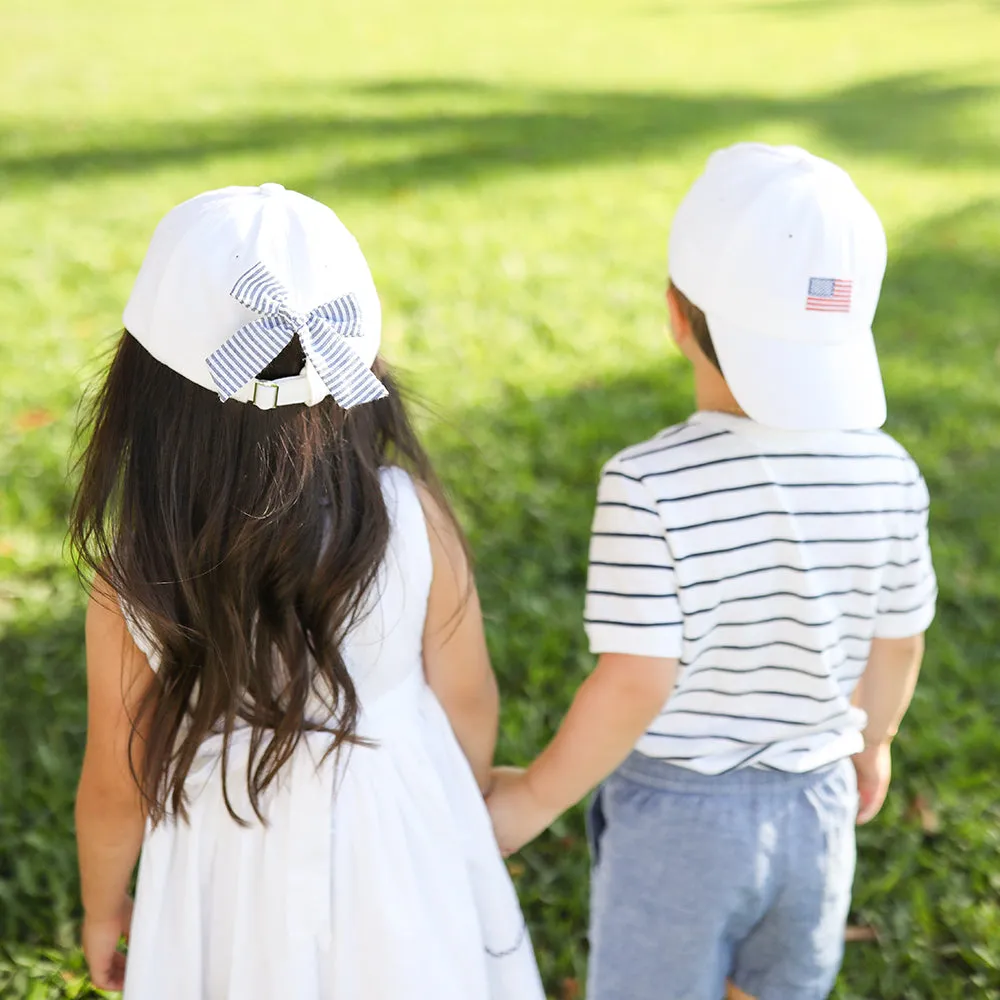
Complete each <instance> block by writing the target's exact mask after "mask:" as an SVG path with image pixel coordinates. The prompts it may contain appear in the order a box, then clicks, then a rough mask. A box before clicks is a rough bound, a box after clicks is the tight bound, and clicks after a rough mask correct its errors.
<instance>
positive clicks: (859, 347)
mask: <svg viewBox="0 0 1000 1000" xmlns="http://www.w3.org/2000/svg"><path fill="white" fill-rule="evenodd" d="M706 319H707V321H708V327H709V330H710V331H711V335H712V343H713V345H714V347H715V350H716V354H717V355H718V357H719V364H720V365H721V367H722V372H723V374H724V375H725V377H726V381H727V382H728V383H729V388H730V389H731V390H732V393H733V395H734V396H735V397H736V401H737V402H738V403H739V404H740V406H741V407H742V408H743V410H744V411H745V412H746V413H747V415H748V416H750V417H751V418H752V419H754V420H756V421H757V422H758V423H760V424H764V425H765V426H766V427H777V428H780V429H782V430H797V431H811V430H844V431H847V430H874V429H876V428H878V427H881V426H882V425H883V424H884V423H885V417H886V407H885V390H884V388H883V386H882V374H881V372H880V370H879V364H878V355H877V354H876V352H875V339H874V337H873V336H872V332H871V330H870V329H866V330H862V331H857V332H854V333H853V334H852V335H851V339H850V340H849V341H840V342H833V343H821V342H812V343H801V342H796V341H790V340H779V339H777V338H774V337H766V336H761V334H759V333H754V332H751V331H749V330H745V329H743V330H741V329H739V327H738V326H737V325H735V324H732V323H727V322H726V321H725V320H722V319H719V318H717V317H713V316H711V315H708V316H706Z"/></svg>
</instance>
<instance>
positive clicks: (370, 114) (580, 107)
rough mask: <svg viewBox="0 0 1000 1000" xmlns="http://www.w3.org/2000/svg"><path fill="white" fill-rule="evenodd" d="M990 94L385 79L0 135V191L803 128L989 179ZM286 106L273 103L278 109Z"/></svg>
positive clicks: (466, 160)
mask: <svg viewBox="0 0 1000 1000" xmlns="http://www.w3.org/2000/svg"><path fill="white" fill-rule="evenodd" d="M998 89H1000V88H997V87H994V86H987V85H983V84H979V85H973V84H966V83H960V82H954V81H950V80H948V79H947V78H944V77H940V76H935V75H932V74H911V75H903V76H892V77H886V78H883V79H877V80H871V81H867V82H865V83H861V84H856V85H854V86H850V87H845V88H842V89H839V90H833V91H830V92H828V93H822V94H816V95H812V96H808V97H798V98H784V97H770V96H761V95H753V94H751V95H747V94H746V93H736V92H717V93H691V92H682V91H673V92H672V91H653V92H606V91H596V92H590V93H586V92H584V93H580V92H573V91H559V90H533V89H525V88H516V87H505V86H497V85H490V84H484V83H481V82H476V81H471V80H442V81H438V80H397V81H391V82H388V83H384V84H378V85H374V86H358V87H355V88H352V89H347V90H340V91H334V92H332V93H331V95H330V97H331V100H332V102H333V108H332V109H331V110H330V111H329V112H319V111H317V112H316V113H314V114H288V115H282V114H276V113H275V114H271V115H267V116H255V117H245V118H205V119H192V120H187V121H183V120H182V121H165V122H152V123H151V122H123V123H119V124H117V125H115V126H114V127H105V126H96V127H93V128H91V129H89V130H88V129H86V128H83V129H74V130H72V131H68V132H66V133H65V134H67V135H70V136H73V135H77V136H79V137H80V138H78V139H72V138H71V139H69V140H68V145H65V146H60V145H58V143H60V142H61V141H62V140H60V139H56V140H55V148H53V139H52V136H53V135H56V136H59V135H60V134H61V133H60V130H59V129H58V128H57V127H54V124H56V123H53V122H50V121H45V122H39V123H37V124H31V123H28V124H21V125H18V126H17V127H16V128H8V129H7V131H6V133H5V132H4V131H3V130H2V129H0V148H2V147H3V146H5V145H6V146H8V148H18V147H20V148H25V147H28V148H32V147H35V148H40V149H42V150H44V151H41V152H29V153H23V154H22V153H15V154H13V155H7V156H5V157H2V158H0V177H5V178H6V179H7V180H8V181H10V182H17V181H20V182H24V183H29V184H30V183H41V184H45V183H52V182H55V181H68V180H73V179H74V178H77V177H81V176H94V175H106V174H114V173H131V172H138V171H142V170H148V169H155V168H157V167H161V166H170V165H176V164H183V163H199V162H204V161H208V160H211V159H215V158H218V157H224V156H234V155H238V154H242V153H246V152H254V153H260V152H265V151H268V150H274V151H287V152H289V153H290V154H293V153H295V152H297V151H303V150H310V149H313V150H317V151H320V152H322V153H323V154H325V156H326V158H327V159H328V160H329V161H331V162H332V164H333V165H332V166H331V167H330V168H329V169H328V170H327V171H326V172H324V173H321V174H319V175H316V176H313V177H308V178H289V181H294V182H296V184H297V185H298V186H301V187H304V188H307V189H308V188H309V187H310V186H312V185H313V184H315V183H317V182H321V183H324V184H330V185H336V187H338V188H339V189H340V190H345V191H351V190H354V191H359V192H371V193H381V192H386V191H395V190H399V189H405V188H407V187H415V186H418V185H426V184H434V183H441V184H443V183H455V182H469V181H473V180H476V179H479V178H482V177H487V176H492V175H496V174H507V173H512V172H520V171H525V170H532V169H540V168H558V167H564V166H572V165H578V164H593V163H614V162H619V161H622V162H628V161H630V160H634V159H637V158H642V157H647V156H663V155H666V154H669V153H671V152H672V151H676V150H677V149H678V147H679V145H683V144H684V143H687V142H689V141H692V140H695V139H697V138H699V137H701V136H705V135H709V134H715V135H719V136H724V137H726V138H727V139H729V140H732V139H734V138H738V137H752V134H753V130H754V129H755V128H759V127H765V126H770V125H774V124H781V123H787V124H789V125H795V126H806V127H809V128H812V129H815V130H816V131H817V132H818V133H819V134H820V136H821V139H820V142H821V143H825V144H830V145H833V146H835V147H836V148H838V149H840V150H848V151H851V152H855V153H870V154H878V155H884V156H892V157H897V158H900V159H903V160H905V161H907V162H908V163H914V164H927V165H947V166H949V167H951V168H953V169H963V168H967V167H978V166H992V165H993V164H994V163H995V162H996V158H997V156H998V154H1000V148H998V143H997V142H996V140H995V139H994V138H992V137H990V136H989V135H988V134H987V133H986V132H985V130H982V129H979V130H977V129H975V128H971V127H970V126H969V120H968V119H969V114H970V113H972V112H974V110H975V108H976V107H977V105H979V104H980V103H982V102H985V101H987V100H989V99H990V98H995V96H996V94H997V92H998ZM294 93H295V92H294V90H292V91H290V92H289V104H290V105H292V106H294V104H295V101H294ZM310 96H311V97H312V98H314V97H315V93H314V92H313V93H311V95H310ZM386 98H391V99H392V101H391V105H389V106H387V105H386ZM338 104H339V105H343V107H338ZM380 147H381V148H380ZM401 150H402V151H401ZM372 151H374V153H375V156H374V157H373V156H372V155H371V154H372Z"/></svg>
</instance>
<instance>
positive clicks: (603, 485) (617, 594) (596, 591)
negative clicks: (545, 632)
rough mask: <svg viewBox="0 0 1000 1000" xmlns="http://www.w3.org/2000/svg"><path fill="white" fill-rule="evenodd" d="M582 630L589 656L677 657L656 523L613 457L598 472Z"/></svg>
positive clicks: (675, 624)
mask: <svg viewBox="0 0 1000 1000" xmlns="http://www.w3.org/2000/svg"><path fill="white" fill-rule="evenodd" d="M584 627H585V629H586V632H587V638H588V639H589V641H590V649H591V652H593V653H630V654H632V655H634V656H658V657H679V656H680V654H681V642H682V633H683V626H682V622H681V613H680V605H679V603H678V600H677V583H676V577H675V570H674V562H673V559H672V558H671V555H670V547H669V545H668V543H667V537H666V532H665V529H664V526H663V522H662V521H661V519H660V516H659V514H658V513H657V511H656V507H655V503H654V502H653V500H652V499H651V498H650V497H649V495H648V493H647V492H646V489H645V487H644V486H643V484H642V481H641V480H640V479H638V478H637V477H635V476H633V475H631V474H630V473H629V472H628V471H627V470H626V469H625V468H623V466H622V463H621V461H620V460H619V459H613V460H612V461H611V462H609V463H608V464H607V465H606V466H605V468H604V471H603V473H602V475H601V482H600V486H599V487H598V491H597V509H596V510H595V512H594V523H593V528H592V530H591V536H590V568H589V571H588V575H587V601H586V607H585V611H584Z"/></svg>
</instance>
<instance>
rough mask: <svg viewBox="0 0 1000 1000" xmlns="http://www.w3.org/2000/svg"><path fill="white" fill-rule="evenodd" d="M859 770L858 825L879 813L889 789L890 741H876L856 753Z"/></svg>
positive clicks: (855, 760)
mask: <svg viewBox="0 0 1000 1000" xmlns="http://www.w3.org/2000/svg"><path fill="white" fill-rule="evenodd" d="M854 769H855V770H856V771H857V772H858V826H861V825H862V824H864V823H867V822H868V821H869V820H872V819H874V818H875V817H876V816H877V815H878V811H879V810H880V809H881V808H882V803H883V802H885V797H886V794H887V793H888V791H889V780H890V778H891V777H892V752H891V750H890V749H889V743H888V742H885V743H875V744H873V745H872V746H867V747H865V748H864V750H862V751H861V753H858V754H855V755H854Z"/></svg>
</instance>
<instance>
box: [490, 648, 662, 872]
mask: <svg viewBox="0 0 1000 1000" xmlns="http://www.w3.org/2000/svg"><path fill="white" fill-rule="evenodd" d="M676 676H677V660H675V659H661V658H659V657H651V656H632V655H628V654H625V653H604V654H603V655H602V656H601V658H600V659H599V660H598V661H597V667H596V668H595V670H594V672H593V673H592V674H591V675H590V676H589V677H588V678H587V679H586V680H585V681H584V682H583V684H582V685H581V687H580V690H579V691H577V693H576V697H575V698H574V699H573V704H572V705H571V706H570V710H569V712H568V713H567V715H566V718H565V719H564V720H563V723H562V725H561V726H560V727H559V732H558V733H556V735H555V738H554V739H553V740H552V742H551V743H550V744H549V745H548V746H547V747H546V748H545V749H544V750H543V751H542V752H541V754H539V756H538V757H537V758H536V760H535V762H534V763H533V764H532V765H531V766H530V767H529V768H528V769H527V770H526V771H519V770H517V769H512V768H500V769H498V771H497V774H496V777H497V781H496V786H495V788H494V790H493V792H492V793H491V795H490V797H489V806H490V813H491V814H492V816H493V824H494V827H495V829H496V834H497V841H498V842H499V844H500V847H501V849H502V850H503V851H504V853H506V854H512V853H513V852H515V851H519V850H520V849H521V848H522V847H523V846H524V845H525V844H526V843H528V841H530V840H533V839H534V838H535V837H537V836H538V834H539V833H541V832H542V830H544V829H545V828H546V827H548V826H550V825H551V823H552V822H553V820H555V819H556V818H557V817H558V816H559V815H560V814H561V813H563V812H565V810H567V809H568V808H569V807H570V806H572V805H574V804H575V803H577V802H579V801H580V799H582V798H583V797H584V796H585V795H586V794H587V793H588V792H589V791H590V790H591V789H592V788H593V787H594V786H595V785H597V784H599V783H600V782H601V781H603V780H604V779H605V778H606V777H607V776H608V775H609V774H610V773H611V772H612V771H613V770H614V769H615V768H616V767H617V766H618V765H619V764H620V763H621V762H622V761H623V760H624V759H625V758H626V757H627V756H628V755H629V753H630V752H631V750H632V748H633V747H634V746H635V744H636V742H637V741H638V739H639V737H640V736H642V734H643V733H644V732H645V731H646V728H647V727H648V726H649V724H650V722H652V721H653V719H655V718H656V716H657V715H658V714H659V713H660V711H662V709H663V706H664V705H665V704H666V702H667V699H668V698H669V697H670V695H671V692H672V691H673V689H674V681H675V679H676Z"/></svg>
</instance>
